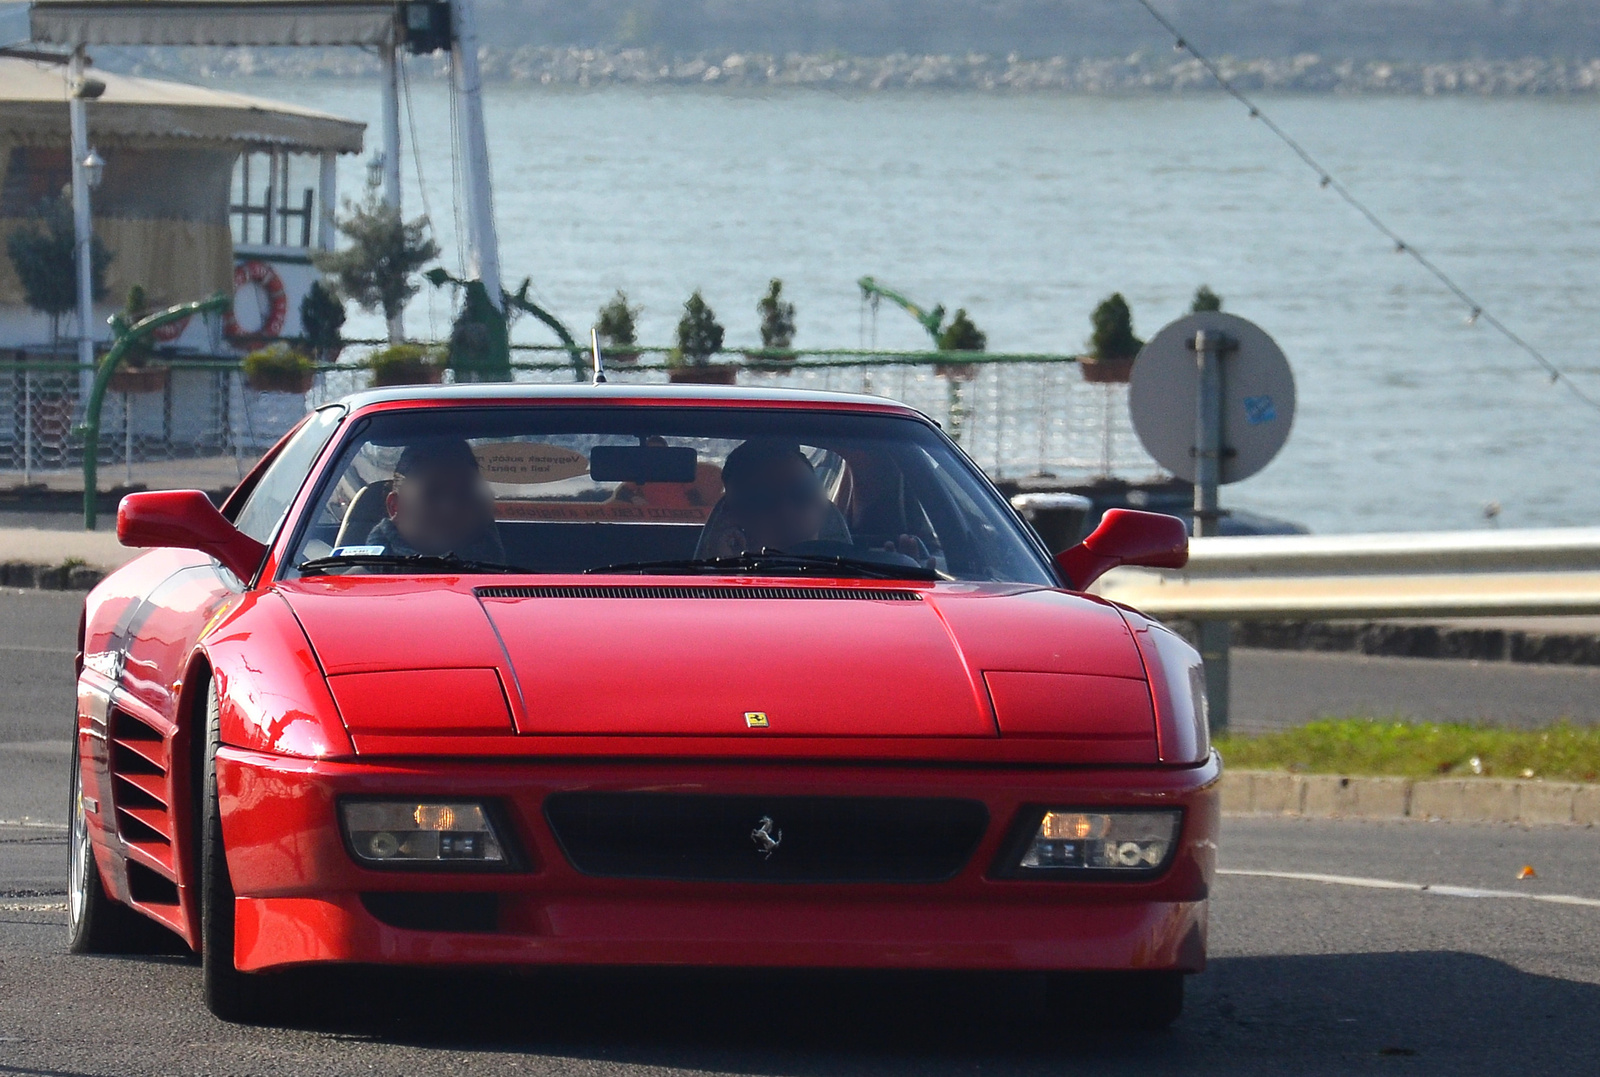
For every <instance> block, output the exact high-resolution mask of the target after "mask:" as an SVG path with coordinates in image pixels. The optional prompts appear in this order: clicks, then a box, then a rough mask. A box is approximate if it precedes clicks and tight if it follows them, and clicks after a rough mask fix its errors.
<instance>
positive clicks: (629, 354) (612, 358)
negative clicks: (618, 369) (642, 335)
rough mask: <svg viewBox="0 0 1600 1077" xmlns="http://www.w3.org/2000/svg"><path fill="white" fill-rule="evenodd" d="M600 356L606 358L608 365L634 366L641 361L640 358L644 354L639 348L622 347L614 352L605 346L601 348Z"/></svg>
mask: <svg viewBox="0 0 1600 1077" xmlns="http://www.w3.org/2000/svg"><path fill="white" fill-rule="evenodd" d="M600 354H601V355H602V356H604V357H605V361H606V365H607V366H611V365H613V364H614V365H616V366H632V365H633V364H634V363H637V362H638V361H639V356H641V355H643V354H644V353H643V352H642V351H640V350H639V349H638V348H629V347H622V348H617V349H615V350H612V349H611V348H608V347H606V346H605V345H603V344H602V345H601V346H600Z"/></svg>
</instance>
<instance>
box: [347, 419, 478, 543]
mask: <svg viewBox="0 0 1600 1077" xmlns="http://www.w3.org/2000/svg"><path fill="white" fill-rule="evenodd" d="M384 511H385V513H386V514H387V519H384V520H381V521H379V522H378V524H377V526H376V527H374V528H373V529H372V533H371V534H370V535H368V536H367V542H368V543H369V544H371V545H374V546H383V547H384V550H385V552H386V553H393V554H399V555H400V556H402V557H404V556H410V555H412V554H429V555H443V554H455V555H456V556H457V557H460V558H462V559H463V560H468V561H495V562H501V561H504V560H505V559H506V551H505V547H504V546H502V545H501V543H500V533H499V531H498V529H497V528H496V527H495V523H494V500H493V498H492V497H491V495H490V493H489V488H488V486H487V484H485V483H484V481H483V477H482V476H481V475H480V474H479V473H478V458H477V457H476V456H475V455H473V452H472V448H471V447H470V446H469V445H468V444H467V443H466V442H465V441H462V440H460V439H459V438H430V439H428V440H426V441H418V442H415V443H413V444H411V445H408V446H407V447H406V449H405V451H404V452H402V453H401V454H400V459H399V461H398V462H397V463H396V464H395V466H394V481H393V483H392V484H391V485H390V487H389V494H388V496H387V498H386V499H385V501H384Z"/></svg>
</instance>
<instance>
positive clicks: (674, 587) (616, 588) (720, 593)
mask: <svg viewBox="0 0 1600 1077" xmlns="http://www.w3.org/2000/svg"><path fill="white" fill-rule="evenodd" d="M476 594H477V596H478V597H479V598H678V599H683V598H718V599H736V598H765V599H811V600H813V601H816V600H826V599H832V600H834V601H840V600H843V601H847V602H848V601H851V600H854V601H857V602H919V601H921V599H922V596H921V595H919V594H917V592H915V591H904V590H899V589H896V588H890V587H773V586H770V585H768V586H761V585H752V586H749V587H737V586H728V585H726V584H723V585H716V584H713V585H709V586H696V585H694V584H513V585H510V586H493V587H480V588H478V589H477V592H476Z"/></svg>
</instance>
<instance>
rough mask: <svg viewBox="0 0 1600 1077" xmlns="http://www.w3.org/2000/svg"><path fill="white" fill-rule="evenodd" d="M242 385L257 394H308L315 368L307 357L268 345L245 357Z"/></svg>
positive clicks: (314, 377) (313, 378)
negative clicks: (243, 383)
mask: <svg viewBox="0 0 1600 1077" xmlns="http://www.w3.org/2000/svg"><path fill="white" fill-rule="evenodd" d="M241 366H242V367H243V369H244V382H245V384H246V385H248V386H249V387H250V388H251V389H253V390H254V391H256V392H258V393H299V394H301V395H302V396H303V395H305V394H306V393H309V392H310V391H311V386H312V384H313V383H314V382H315V381H316V376H317V368H316V365H315V364H314V363H312V362H311V359H310V357H309V356H307V355H305V354H304V353H303V352H300V351H297V350H296V349H294V348H291V347H289V345H287V344H283V343H278V344H269V345H267V346H266V347H265V348H261V349H258V350H257V351H253V352H251V353H250V354H249V355H247V356H245V357H244V361H243V362H242V364H241Z"/></svg>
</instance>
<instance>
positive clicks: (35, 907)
mask: <svg viewBox="0 0 1600 1077" xmlns="http://www.w3.org/2000/svg"><path fill="white" fill-rule="evenodd" d="M66 911H67V903H66V902H65V901H5V902H0V912H66Z"/></svg>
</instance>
